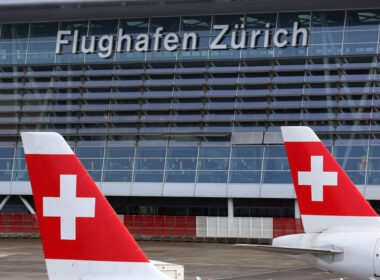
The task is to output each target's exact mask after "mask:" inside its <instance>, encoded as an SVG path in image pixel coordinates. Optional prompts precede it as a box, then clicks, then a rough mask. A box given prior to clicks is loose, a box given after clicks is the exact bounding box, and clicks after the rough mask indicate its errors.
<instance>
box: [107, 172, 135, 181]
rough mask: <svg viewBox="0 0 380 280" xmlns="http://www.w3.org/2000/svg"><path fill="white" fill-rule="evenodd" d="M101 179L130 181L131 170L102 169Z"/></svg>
mask: <svg viewBox="0 0 380 280" xmlns="http://www.w3.org/2000/svg"><path fill="white" fill-rule="evenodd" d="M103 181H104V182H131V181H132V172H131V171H104V173H103Z"/></svg>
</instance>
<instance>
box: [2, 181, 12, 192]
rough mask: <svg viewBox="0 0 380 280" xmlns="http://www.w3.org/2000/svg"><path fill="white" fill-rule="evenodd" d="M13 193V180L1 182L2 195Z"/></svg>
mask: <svg viewBox="0 0 380 280" xmlns="http://www.w3.org/2000/svg"><path fill="white" fill-rule="evenodd" d="M8 194H11V182H9V181H6V182H0V195H8Z"/></svg>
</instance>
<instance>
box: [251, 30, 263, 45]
mask: <svg viewBox="0 0 380 280" xmlns="http://www.w3.org/2000/svg"><path fill="white" fill-rule="evenodd" d="M260 35H261V30H253V31H252V35H251V37H252V38H251V48H252V49H254V48H256V45H257V39H258V37H259V36H260Z"/></svg>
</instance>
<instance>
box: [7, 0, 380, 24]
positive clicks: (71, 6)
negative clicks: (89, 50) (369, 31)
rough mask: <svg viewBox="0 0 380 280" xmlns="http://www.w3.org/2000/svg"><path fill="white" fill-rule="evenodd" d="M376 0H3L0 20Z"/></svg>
mask: <svg viewBox="0 0 380 280" xmlns="http://www.w3.org/2000/svg"><path fill="white" fill-rule="evenodd" d="M379 7H380V2H379V1H378V0H362V1H357V0H346V1H342V0H340V1H330V0H319V1H304V0H287V1H284V0H269V1H261V0H245V1H239V2H236V1H234V0H203V1H201V0H177V1H170V0H109V1H104V0H60V1H54V0H46V1H45V0H2V1H1V3H0V8H1V9H0V19H1V20H0V21H1V22H26V21H49V20H51V21H53V20H54V21H55V20H64V19H72V20H74V19H90V18H117V17H149V16H178V15H201V14H226V13H228V14H233V13H257V12H277V11H304V10H333V9H337V10H341V9H358V8H362V9H363V8H379Z"/></svg>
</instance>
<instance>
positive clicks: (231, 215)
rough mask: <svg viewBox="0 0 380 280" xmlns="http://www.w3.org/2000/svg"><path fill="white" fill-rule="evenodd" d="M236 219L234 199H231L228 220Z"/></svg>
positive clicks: (229, 200)
mask: <svg viewBox="0 0 380 280" xmlns="http://www.w3.org/2000/svg"><path fill="white" fill-rule="evenodd" d="M233 217H234V199H233V198H229V199H228V218H229V219H230V218H233Z"/></svg>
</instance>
